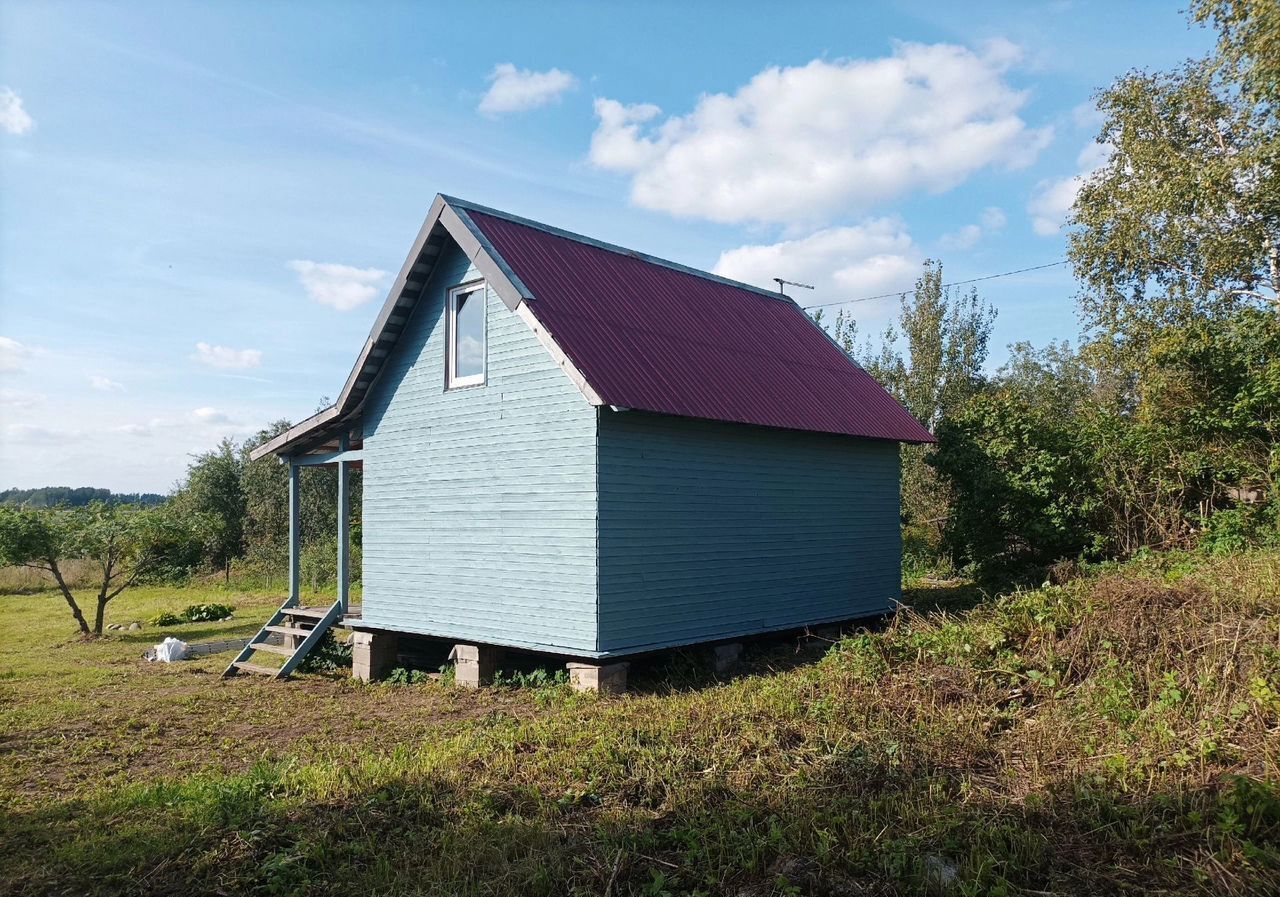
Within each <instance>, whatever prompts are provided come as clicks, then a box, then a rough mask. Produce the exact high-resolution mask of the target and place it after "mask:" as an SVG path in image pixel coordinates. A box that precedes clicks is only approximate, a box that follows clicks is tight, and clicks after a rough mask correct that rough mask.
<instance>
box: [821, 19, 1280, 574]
mask: <svg viewBox="0 0 1280 897" xmlns="http://www.w3.org/2000/svg"><path fill="white" fill-rule="evenodd" d="M1278 10H1280V7H1277V6H1276V5H1275V4H1274V3H1266V2H1252V0H1200V2H1197V3H1195V4H1193V7H1192V13H1193V17H1194V18H1195V19H1196V20H1197V21H1200V22H1206V23H1211V24H1212V25H1213V26H1214V27H1215V28H1216V29H1217V30H1218V34H1219V46H1218V51H1217V52H1216V53H1215V54H1212V55H1210V56H1209V57H1208V58H1206V59H1202V60H1194V61H1192V62H1189V63H1188V64H1187V65H1186V66H1184V67H1183V68H1181V69H1179V70H1177V71H1174V72H1165V73H1154V74H1152V73H1147V72H1133V73H1130V74H1129V75H1126V76H1125V77H1123V78H1121V79H1119V80H1118V81H1116V83H1114V84H1113V85H1111V86H1110V87H1108V88H1107V89H1105V90H1103V91H1101V92H1100V94H1099V95H1098V97H1097V105H1098V108H1099V110H1100V111H1101V112H1102V114H1103V116H1104V122H1103V125H1102V128H1101V130H1100V133H1099V135H1098V142H1099V144H1100V145H1101V146H1103V147H1104V148H1105V149H1106V150H1107V152H1108V154H1109V156H1108V161H1107V162H1106V163H1105V164H1104V165H1103V166H1102V167H1101V168H1100V169H1099V170H1098V171H1097V172H1095V173H1094V174H1093V175H1092V176H1090V177H1089V178H1088V179H1087V181H1086V183H1085V184H1084V186H1083V188H1082V189H1081V191H1080V194H1079V196H1078V198H1077V200H1076V205H1075V209H1074V213H1073V218H1072V229H1071V232H1070V257H1071V261H1072V263H1073V265H1074V269H1075V273H1076V276H1077V278H1078V280H1079V283H1080V287H1081V291H1080V312H1081V319H1082V322H1083V324H1084V328H1085V329H1084V332H1083V333H1082V335H1081V342H1080V346H1079V348H1077V349H1073V348H1072V347H1071V346H1070V345H1069V344H1067V343H1065V342H1062V343H1054V344H1051V345H1049V346H1047V347H1045V348H1043V349H1039V350H1037V349H1036V348H1034V347H1032V346H1030V345H1028V344H1026V343H1019V344H1016V345H1014V346H1012V347H1011V357H1010V359H1009V361H1008V362H1007V363H1006V364H1005V366H1004V367H1002V368H1001V369H1000V371H999V372H998V373H997V374H995V375H994V376H989V375H987V374H986V373H985V370H984V362H985V360H986V354H987V342H988V338H989V335H990V329H991V321H992V317H993V314H994V313H993V312H992V311H991V310H990V309H989V308H987V307H986V306H985V305H984V304H983V303H982V302H981V300H979V299H978V297H977V296H976V294H974V293H972V292H970V293H963V294H960V293H954V292H952V291H948V290H947V289H945V288H944V287H943V286H942V277H941V267H940V265H939V264H938V263H936V262H929V263H926V266H925V271H924V274H923V275H922V277H921V280H920V281H919V282H918V283H917V285H916V289H915V291H914V292H913V293H911V294H908V295H906V296H904V297H903V299H902V305H901V310H900V314H899V317H898V321H897V323H896V325H895V326H892V327H890V328H889V330H888V331H887V332H886V333H885V334H884V337H883V339H882V341H881V344H880V345H876V344H875V343H873V342H871V341H867V342H865V343H862V344H859V343H858V341H857V336H858V334H857V328H856V326H854V324H853V322H852V321H851V320H849V319H848V318H845V317H838V318H837V319H836V322H835V327H834V335H835V337H836V338H837V339H838V340H839V341H841V342H842V343H843V344H844V345H845V348H846V349H847V350H848V351H850V352H851V354H853V355H854V357H855V358H856V359H857V360H858V361H859V362H860V363H861V364H862V365H863V366H864V367H866V368H867V370H868V371H870V372H871V373H872V374H873V375H874V376H876V377H877V378H878V379H880V381H881V382H882V383H884V384H885V385H886V386H887V387H888V388H889V389H890V390H891V391H893V392H894V394H895V395H896V396H897V397H898V398H899V399H900V400H901V401H902V403H903V404H904V405H905V406H906V407H907V409H908V410H910V411H911V412H912V413H914V414H915V415H916V416H917V417H918V418H919V419H920V420H922V421H924V422H925V423H927V424H928V425H929V426H931V427H932V428H933V429H934V431H935V433H936V435H937V437H938V445H937V447H936V449H934V448H923V449H918V448H907V449H904V452H903V485H902V500H903V519H904V530H903V534H904V545H905V546H906V547H907V549H908V558H907V560H908V571H909V572H921V571H928V570H931V569H932V570H942V571H946V570H947V569H948V568H949V567H951V566H954V567H959V568H961V569H963V570H965V571H966V572H969V573H972V574H974V575H975V576H977V577H979V578H980V579H982V580H983V581H986V582H988V583H1010V582H1038V581H1040V579H1041V578H1042V577H1043V576H1044V573H1045V571H1046V569H1047V568H1048V567H1049V566H1050V565H1052V564H1054V563H1055V562H1057V561H1061V560H1064V559H1075V558H1081V557H1083V558H1086V559H1095V560H1097V559H1102V558H1109V557H1120V558H1124V557H1132V556H1134V555H1135V554H1136V553H1138V552H1140V551H1144V550H1152V549H1155V550H1168V549H1179V548H1189V547H1192V546H1194V545H1196V544H1201V543H1202V544H1204V545H1205V547H1206V548H1208V549H1210V550H1213V551H1223V550H1239V549H1241V548H1243V547H1246V546H1250V545H1266V544H1271V543H1274V542H1275V541H1276V540H1277V539H1280V527H1278V525H1277V524H1278V522H1280V521H1278V514H1280V511H1278V510H1277V509H1280V501H1277V499H1276V489H1277V480H1278V479H1280V448H1278V447H1280V293H1278V292H1277V290H1278V289H1280V203H1278V202H1277V200H1276V197H1277V196H1280V106H1278V105H1277V98H1280V80H1278V76H1280V67H1277V65H1276V64H1275V62H1274V59H1275V57H1276V52H1277V50H1278V49H1280V11H1278Z"/></svg>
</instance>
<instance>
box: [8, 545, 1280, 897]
mask: <svg viewBox="0 0 1280 897" xmlns="http://www.w3.org/2000/svg"><path fill="white" fill-rule="evenodd" d="M1277 583H1280V554H1276V553H1257V554H1251V555H1243V556H1234V557H1227V558H1216V559H1209V560H1206V559H1201V558H1191V557H1188V556H1178V557H1162V558H1153V559H1146V560H1144V561H1143V562H1141V563H1135V564H1131V565H1128V566H1125V567H1117V568H1108V569H1103V570H1101V571H1097V572H1095V573H1093V574H1091V575H1090V576H1088V577H1086V578H1083V579H1080V580H1077V581H1074V582H1071V583H1069V584H1067V585H1064V586H1056V587H1052V588H1046V589H1041V590H1037V591H1034V592H1025V593H1020V594H1015V595H1011V596H1006V597H1003V598H1001V599H999V600H995V601H987V602H982V603H977V604H975V603H974V600H973V599H974V594H973V592H972V590H966V589H962V588H952V589H921V590H916V591H914V592H913V593H911V594H909V596H908V599H909V602H910V603H911V604H912V606H913V607H914V610H912V611H907V612H904V613H903V614H901V615H899V617H898V618H897V619H896V620H895V621H894V622H893V623H891V624H890V625H889V626H887V627H886V628H884V629H883V630H882V631H878V632H864V633H859V634H854V635H851V636H850V637H847V638H844V639H842V640H840V641H838V642H836V643H835V644H833V645H832V644H823V643H809V645H808V646H807V647H803V646H801V647H797V645H796V644H795V643H794V642H793V643H791V644H787V645H782V646H779V645H776V644H775V645H774V646H772V647H770V646H756V647H753V648H751V649H750V650H749V651H748V653H747V655H746V663H745V664H744V666H743V669H742V670H741V671H740V672H739V673H738V674H737V675H736V676H734V677H732V678H718V677H716V676H714V675H713V674H711V673H710V672H709V671H708V669H707V665H706V663H705V660H704V659H702V658H700V657H699V656H698V655H697V654H696V653H694V652H687V653H682V654H677V655H674V656H672V657H669V658H667V659H666V660H665V661H664V663H663V665H660V666H655V667H651V668H650V669H648V670H643V669H641V670H639V671H638V672H639V675H637V676H636V680H637V685H638V693H637V694H633V695H629V696H626V697H620V698H594V697H588V696H579V695H573V694H571V693H569V692H568V691H567V690H566V689H565V687H564V686H563V685H562V684H561V683H560V682H559V681H558V680H557V679H556V677H546V676H536V675H534V676H530V675H529V674H525V675H522V676H516V675H512V676H510V677H508V681H510V682H514V683H522V684H524V685H525V686H526V687H520V688H517V687H503V688H495V689H485V690H482V691H481V692H479V693H467V692H460V691H456V690H452V689H449V688H447V687H445V686H442V685H441V684H439V683H435V682H424V683H421V684H415V685H399V686H387V685H360V684H356V683H352V682H350V681H347V680H345V679H342V678H341V677H339V676H336V675H327V676H326V675H311V676H305V677H301V678H300V679H298V680H297V681H295V682H292V683H290V684H285V685H282V684H277V683H270V682H263V681H260V680H248V679H235V680H230V681H227V682H223V681H221V680H219V679H218V678H217V673H218V672H219V671H220V670H221V667H222V665H223V664H224V663H225V660H226V658H225V657H218V658H209V659H206V660H200V661H195V662H191V663H183V664H178V665H174V666H161V665H146V664H142V663H140V662H139V661H138V660H137V656H138V654H139V653H140V652H141V650H142V649H143V648H144V647H145V646H146V645H148V644H150V643H152V642H153V641H155V640H157V639H158V635H159V632H158V631H155V630H148V629H144V630H143V631H142V632H129V633H123V634H120V635H118V636H117V637H114V638H111V639H104V640H102V641H100V642H97V643H89V644H86V643H81V642H79V641H76V640H73V639H72V638H70V635H71V633H72V627H71V626H70V625H68V624H69V623H70V621H69V618H67V616H66V612H65V608H63V607H61V606H60V604H59V603H58V602H57V601H56V600H55V598H54V596H51V595H49V594H48V593H40V594H36V595H29V596H11V597H0V626H3V631H4V633H5V635H6V638H5V640H4V641H3V643H2V644H3V648H2V649H0V652H2V653H0V734H2V738H3V741H2V742H0V750H3V751H4V754H5V757H4V761H5V762H4V763H3V764H0V789H2V792H3V800H4V806H3V822H2V823H0V848H2V849H3V853H4V856H5V859H6V862H5V864H4V865H3V866H2V867H0V892H4V893H15V894H46V893H69V894H70V893H74V894H80V893H97V894H118V893H133V894H160V893H188V894H215V893H234V894H240V893H261V894H278V895H288V894H299V895H300V894H339V893H341V894H349V893H362V894H383V893H415V894H441V895H444V894H449V895H453V894H521V895H523V894H547V895H551V894H607V895H624V894H627V895H641V894H644V895H653V897H659V895H664V894H671V895H675V894H706V895H719V894H725V895H735V897H754V895H767V894H777V895H784V894H815V895H816V894H824V895H871V894H885V895H888V894H903V895H905V894H924V893H938V894H943V893H949V894H962V895H977V894H1010V895H1013V894H1036V895H1044V894H1104V893H1108V894H1109V893H1135V894H1136V893H1142V894H1149V893H1155V894H1160V893H1165V894H1174V893H1177V894H1185V893H1203V894H1221V893H1238V894H1246V893H1276V892H1280V848H1278V846H1277V842H1278V839H1280V788H1278V786H1277V780H1278V779H1280V776H1278V774H1277V773H1278V769H1277V760H1278V759H1280V756H1278V755H1280V737H1277V736H1278V735H1280V595H1278V594H1277V585H1276V584H1277ZM201 601H220V602H225V603H231V604H234V605H236V607H237V613H236V619H234V620H230V621H221V622H218V623H205V624H192V625H190V626H189V627H174V628H172V629H169V628H166V629H165V630H163V634H165V635H168V634H175V635H177V636H178V637H180V638H187V639H189V640H193V639H199V640H203V639H206V638H215V637H229V636H233V635H248V634H250V633H251V632H252V630H253V629H254V627H255V625H256V622H257V621H258V620H260V619H261V618H262V617H265V616H266V614H267V613H269V611H270V608H271V606H272V604H273V599H271V598H269V597H267V596H255V595H235V596H233V597H230V598H229V597H228V594H227V593H226V592H225V591H207V590H206V591H199V590H183V591H176V592H173V591H164V590H147V591H139V592H137V593H134V594H126V595H125V596H122V597H121V598H120V599H118V604H117V605H113V616H112V619H113V620H114V621H117V622H119V621H122V620H129V619H139V620H145V619H147V618H149V617H151V616H153V615H154V614H156V613H158V612H160V611H163V610H171V611H177V610H181V608H183V607H185V606H186V605H188V604H192V603H197V602H201Z"/></svg>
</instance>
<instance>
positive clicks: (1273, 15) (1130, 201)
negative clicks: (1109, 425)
mask: <svg viewBox="0 0 1280 897" xmlns="http://www.w3.org/2000/svg"><path fill="white" fill-rule="evenodd" d="M1278 9H1280V7H1277V5H1276V4H1275V3H1274V2H1272V0H1200V2H1197V3H1196V4H1195V5H1194V7H1193V13H1194V15H1195V17H1196V18H1197V19H1198V20H1199V21H1201V22H1207V21H1211V22H1213V23H1214V24H1215V25H1217V27H1218V28H1219V32H1220V41H1219V50H1218V54H1217V55H1215V56H1211V57H1209V58H1207V59H1203V60H1197V61H1192V62H1188V63H1187V64H1186V65H1185V66H1183V67H1182V68H1181V69H1179V70H1177V71H1174V72H1165V73H1155V74H1150V73H1146V72H1132V73H1130V74H1128V75H1126V76H1125V77H1123V78H1120V79H1119V80H1118V81H1116V83H1115V84H1113V85H1112V86H1111V87H1109V88H1107V89H1106V90H1104V91H1102V93H1101V94H1100V95H1099V97H1098V108H1099V109H1100V110H1101V111H1102V113H1103V115H1104V116H1105V121H1104V124H1103V126H1102V130H1101V133H1100V135H1099V137H1098V140H1099V142H1100V143H1102V144H1104V145H1105V146H1107V147H1109V148H1110V149H1111V156H1110V159H1109V161H1108V162H1107V163H1106V164H1105V165H1104V166H1103V167H1102V168H1100V169H1099V170H1098V171H1096V172H1095V173H1094V174H1093V175H1091V176H1090V177H1089V178H1088V179H1087V180H1086V181H1085V183H1084V185H1083V186H1082V188H1081V190H1080V193H1079V195H1078V197H1077V199H1076V203H1075V208H1074V212H1073V216H1072V223H1073V225H1074V227H1073V229H1072V231H1071V234H1070V238H1069V239H1070V250H1069V252H1070V257H1071V260H1072V262H1073V264H1074V267H1075V272H1076V275H1077V277H1078V278H1079V279H1080V280H1081V282H1082V284H1083V286H1084V291H1083V293H1082V295H1081V299H1080V308H1081V313H1082V317H1083V320H1084V323H1085V325H1086V327H1088V328H1090V329H1091V330H1092V331H1093V332H1094V334H1095V335H1096V336H1097V337H1098V342H1099V347H1098V348H1099V357H1100V359H1101V360H1103V361H1104V362H1106V363H1108V364H1110V365H1111V366H1113V367H1116V368H1118V369H1120V370H1122V371H1123V370H1129V371H1133V370H1138V369H1140V368H1141V367H1142V365H1143V363H1144V362H1145V360H1146V353H1147V349H1148V347H1149V346H1150V344H1151V341H1152V339H1153V338H1154V336H1155V334H1156V332H1157V331H1159V330H1160V329H1161V328H1163V327H1166V326H1184V325H1186V324H1188V323H1189V322H1191V321H1193V320H1197V319H1205V318H1224V317H1230V316H1231V315H1233V314H1234V313H1236V312H1237V311H1238V310H1240V309H1241V308H1243V307H1249V306H1260V307H1269V308H1271V309H1272V310H1273V311H1280V105H1278V104H1277V101H1278V100H1280V64H1278V63H1277V62H1276V59H1277V53H1278V50H1277V45H1278V44H1280V12H1278V11H1277V10H1278Z"/></svg>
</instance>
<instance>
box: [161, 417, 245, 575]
mask: <svg viewBox="0 0 1280 897" xmlns="http://www.w3.org/2000/svg"><path fill="white" fill-rule="evenodd" d="M243 473H244V462H243V457H242V455H241V453H240V451H239V449H238V448H237V446H236V444H235V442H233V441H232V440H231V439H230V438H225V439H223V440H222V441H221V442H220V443H218V447H217V448H215V449H213V450H211V451H208V452H204V453H202V454H200V455H197V456H196V457H195V458H194V459H192V461H191V464H190V465H188V467H187V480H186V483H185V485H183V487H182V488H181V489H180V490H179V492H178V494H177V495H176V496H175V498H174V501H175V504H176V505H177V506H178V507H179V508H180V509H181V510H183V511H185V512H188V513H194V514H202V515H205V516H207V517H208V519H210V520H211V521H212V522H213V531H212V533H211V535H210V539H209V556H208V558H207V560H208V561H209V563H210V564H211V565H212V566H214V567H216V568H218V569H220V570H222V571H224V573H225V575H226V576H227V578H230V575H231V562H232V560H233V559H235V558H238V557H240V556H241V555H242V554H243V552H244V516H245V498H244V489H243V485H242V483H241V479H242V477H243Z"/></svg>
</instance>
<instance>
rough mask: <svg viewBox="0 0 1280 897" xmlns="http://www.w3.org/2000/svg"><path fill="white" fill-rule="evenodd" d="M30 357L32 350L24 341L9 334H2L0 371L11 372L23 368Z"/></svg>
mask: <svg viewBox="0 0 1280 897" xmlns="http://www.w3.org/2000/svg"><path fill="white" fill-rule="evenodd" d="M30 357H31V350H30V349H28V348H27V347H26V346H24V345H22V343H20V342H18V341H17V340H16V339H9V337H7V336H0V373H6V374H11V373H14V372H15V371H20V370H22V367H23V365H24V364H26V361H27V359H28V358H30Z"/></svg>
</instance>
